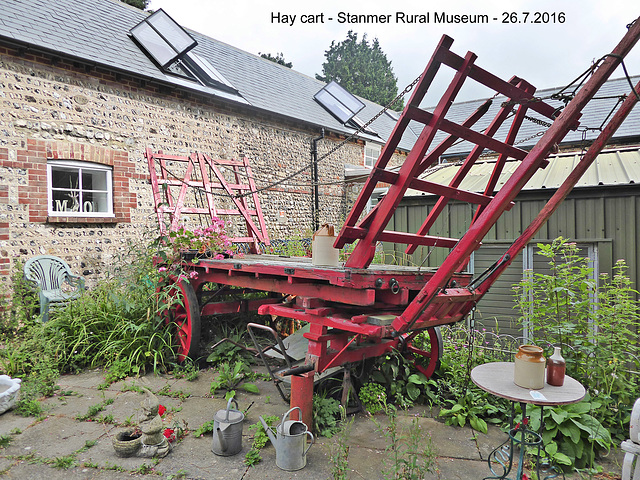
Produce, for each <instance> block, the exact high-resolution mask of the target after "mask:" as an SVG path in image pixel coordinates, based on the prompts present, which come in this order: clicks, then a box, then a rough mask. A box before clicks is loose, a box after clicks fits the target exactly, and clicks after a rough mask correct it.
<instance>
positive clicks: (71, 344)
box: [45, 248, 176, 376]
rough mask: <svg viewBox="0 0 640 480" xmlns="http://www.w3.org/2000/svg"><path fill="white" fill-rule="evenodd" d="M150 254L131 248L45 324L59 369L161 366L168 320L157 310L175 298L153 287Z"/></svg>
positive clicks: (166, 356) (167, 353) (167, 351)
mask: <svg viewBox="0 0 640 480" xmlns="http://www.w3.org/2000/svg"><path fill="white" fill-rule="evenodd" d="M152 257H153V255H152V252H150V251H148V250H147V249H144V248H143V249H139V248H138V249H135V248H134V249H132V250H131V251H130V252H129V253H128V254H127V255H126V258H125V259H124V261H122V262H118V263H119V266H118V267H117V268H116V269H115V270H114V271H112V272H110V273H109V274H108V275H107V276H106V277H105V279H104V280H102V281H101V282H100V283H99V284H98V285H97V286H96V287H95V288H92V289H91V290H89V291H87V292H86V293H85V294H84V295H82V296H81V297H80V298H79V299H78V300H76V301H74V302H72V303H70V304H69V305H68V306H67V307H66V308H64V309H61V310H60V311H59V312H57V313H56V314H55V315H54V316H53V318H52V320H50V321H49V322H48V323H47V324H45V335H46V336H47V337H48V338H49V339H50V340H51V343H52V344H54V345H56V346H57V351H56V354H57V356H58V357H59V358H60V362H61V367H62V369H63V370H65V371H74V370H79V369H83V368H87V367H106V368H112V369H115V370H117V371H118V372H119V374H120V375H122V376H125V375H129V374H139V373H141V372H142V371H144V370H146V369H147V368H152V369H153V370H154V371H157V370H162V369H164V368H165V367H166V366H167V363H168V362H169V361H170V360H171V359H172V357H173V351H172V347H171V330H172V326H171V325H170V324H165V316H164V315H163V313H164V312H165V309H166V308H167V307H168V306H169V305H171V304H173V303H174V302H175V301H176V299H175V298H167V296H168V295H169V293H167V292H166V291H165V290H158V285H159V281H160V280H161V278H160V277H159V274H158V272H157V269H156V267H154V265H153V261H152Z"/></svg>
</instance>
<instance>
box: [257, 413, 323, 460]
mask: <svg viewBox="0 0 640 480" xmlns="http://www.w3.org/2000/svg"><path fill="white" fill-rule="evenodd" d="M296 409H298V410H299V411H300V414H299V418H302V410H300V407H293V408H292V409H291V410H289V411H288V412H287V413H285V414H284V415H283V416H282V423H280V425H278V426H277V427H276V434H275V435H274V434H273V429H272V428H271V427H270V426H269V425H267V422H265V421H264V419H263V418H262V417H260V421H261V422H262V426H263V427H264V429H265V431H266V432H267V435H269V439H270V440H271V443H272V444H273V446H274V447H275V449H276V465H277V466H278V468H280V469H281V470H287V471H290V472H292V471H294V470H300V469H301V468H304V466H305V465H306V464H307V452H308V451H309V449H310V448H311V445H313V434H312V433H311V432H310V431H309V430H308V429H307V426H306V425H305V424H304V423H303V422H299V421H297V420H285V419H286V418H287V417H288V416H289V414H290V413H291V412H293V411H294V410H296ZM307 435H309V436H310V437H311V443H310V444H309V446H307V445H306V444H307ZM305 447H306V448H305Z"/></svg>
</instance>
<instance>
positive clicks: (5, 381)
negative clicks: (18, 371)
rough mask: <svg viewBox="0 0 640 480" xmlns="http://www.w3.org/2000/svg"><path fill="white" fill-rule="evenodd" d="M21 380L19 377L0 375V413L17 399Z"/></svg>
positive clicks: (10, 406) (11, 405)
mask: <svg viewBox="0 0 640 480" xmlns="http://www.w3.org/2000/svg"><path fill="white" fill-rule="evenodd" d="M21 381H22V380H20V379H19V378H11V377H10V376H8V375H0V415H1V414H3V413H4V412H6V411H7V410H9V409H10V408H12V407H13V406H14V405H15V403H16V402H17V401H18V393H19V392H20V382H21Z"/></svg>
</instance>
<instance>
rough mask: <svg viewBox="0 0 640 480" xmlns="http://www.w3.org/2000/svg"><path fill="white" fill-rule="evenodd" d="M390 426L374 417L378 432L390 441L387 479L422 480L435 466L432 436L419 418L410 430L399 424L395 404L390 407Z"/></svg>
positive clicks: (386, 450)
mask: <svg viewBox="0 0 640 480" xmlns="http://www.w3.org/2000/svg"><path fill="white" fill-rule="evenodd" d="M385 411H386V414H387V418H388V425H386V426H384V425H382V423H381V422H379V421H378V420H376V417H371V419H372V420H373V422H374V424H375V425H376V428H377V430H378V431H379V432H380V433H382V434H383V435H384V436H385V438H386V439H387V447H386V448H385V452H386V454H387V458H386V459H385V469H384V471H383V476H384V478H385V479H387V480H421V479H423V478H424V477H425V475H426V474H427V473H429V472H431V471H432V469H433V467H434V465H435V452H434V450H433V445H432V441H431V436H430V435H429V433H428V432H427V431H425V430H423V428H422V427H421V426H420V422H419V421H418V419H417V418H415V417H414V418H413V419H412V420H411V425H410V426H409V427H408V428H405V429H402V428H401V427H400V425H399V424H398V411H397V409H396V408H395V407H394V406H393V405H387V406H386V409H385Z"/></svg>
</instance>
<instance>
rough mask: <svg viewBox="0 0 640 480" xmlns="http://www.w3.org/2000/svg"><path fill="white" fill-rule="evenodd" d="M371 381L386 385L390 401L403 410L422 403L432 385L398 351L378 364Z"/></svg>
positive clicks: (380, 360) (386, 356)
mask: <svg viewBox="0 0 640 480" xmlns="http://www.w3.org/2000/svg"><path fill="white" fill-rule="evenodd" d="M371 379H372V380H373V381H374V382H376V383H379V384H382V385H385V386H386V387H387V390H388V391H387V397H388V400H389V401H391V402H393V404H395V405H397V406H399V407H401V408H408V407H410V406H412V405H413V404H414V403H419V402H420V401H422V400H423V399H424V396H425V395H426V391H427V387H428V385H429V384H430V382H429V380H428V379H427V378H426V377H425V376H424V375H423V374H422V373H417V372H416V370H415V368H414V366H413V365H412V364H411V362H410V361H409V360H407V358H405V357H404V356H403V355H402V354H401V353H400V352H397V351H392V352H391V353H388V354H387V355H385V356H383V357H381V358H380V359H379V360H378V361H377V362H376V365H375V368H374V370H373V372H372V374H371Z"/></svg>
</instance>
